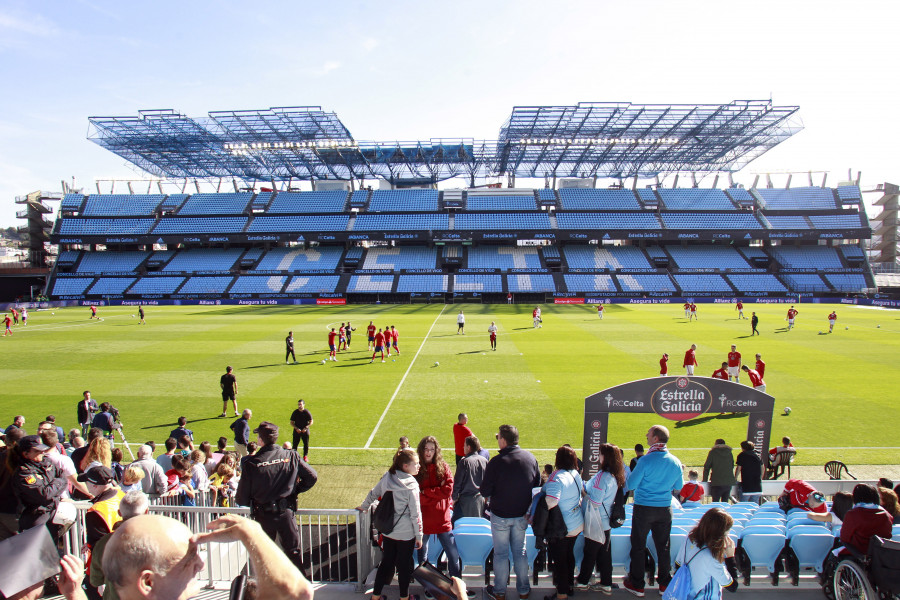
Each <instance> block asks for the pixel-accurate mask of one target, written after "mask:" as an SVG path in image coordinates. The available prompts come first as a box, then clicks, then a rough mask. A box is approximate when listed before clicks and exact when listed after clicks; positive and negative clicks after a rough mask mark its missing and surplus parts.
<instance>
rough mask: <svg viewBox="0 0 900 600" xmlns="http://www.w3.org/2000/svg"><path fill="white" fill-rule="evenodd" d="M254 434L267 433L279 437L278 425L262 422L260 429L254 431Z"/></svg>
mask: <svg viewBox="0 0 900 600" xmlns="http://www.w3.org/2000/svg"><path fill="white" fill-rule="evenodd" d="M253 433H265V434H270V435H272V434H274V435H278V425H276V424H275V423H272V422H271V421H262V422H261V423H260V424H259V427H257V428H256V429H254V430H253Z"/></svg>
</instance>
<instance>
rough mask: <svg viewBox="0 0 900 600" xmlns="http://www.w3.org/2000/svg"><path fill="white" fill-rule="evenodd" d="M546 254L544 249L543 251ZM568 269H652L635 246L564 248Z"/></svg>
mask: <svg viewBox="0 0 900 600" xmlns="http://www.w3.org/2000/svg"><path fill="white" fill-rule="evenodd" d="M545 252H546V249H545ZM563 253H564V254H565V255H566V262H567V263H568V264H569V268H570V269H616V270H618V269H652V268H653V265H651V264H650V263H649V262H647V257H646V256H644V253H643V252H641V249H640V248H638V247H636V246H574V245H573V246H565V247H564V248H563Z"/></svg>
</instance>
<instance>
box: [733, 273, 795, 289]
mask: <svg viewBox="0 0 900 600" xmlns="http://www.w3.org/2000/svg"><path fill="white" fill-rule="evenodd" d="M726 277H727V278H728V281H730V282H731V285H733V286H734V287H736V288H737V289H738V290H740V291H742V292H744V293H752V292H765V293H779V292H786V291H787V288H785V287H784V285H783V284H782V283H781V282H780V281H778V279H777V278H776V277H775V276H774V275H770V274H769V273H759V274H756V273H729V274H728V275H726Z"/></svg>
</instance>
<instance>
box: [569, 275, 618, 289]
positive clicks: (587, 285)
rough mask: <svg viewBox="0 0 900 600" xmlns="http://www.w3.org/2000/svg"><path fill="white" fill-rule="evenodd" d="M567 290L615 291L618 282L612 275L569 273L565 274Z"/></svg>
mask: <svg viewBox="0 0 900 600" xmlns="http://www.w3.org/2000/svg"><path fill="white" fill-rule="evenodd" d="M563 279H564V280H565V282H566V290H568V291H570V292H615V291H616V284H615V282H613V278H612V275H604V274H599V273H598V274H596V275H579V274H576V273H569V274H566V275H564V276H563Z"/></svg>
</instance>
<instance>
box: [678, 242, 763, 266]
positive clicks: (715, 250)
mask: <svg viewBox="0 0 900 600" xmlns="http://www.w3.org/2000/svg"><path fill="white" fill-rule="evenodd" d="M666 250H668V251H669V255H671V257H672V260H674V261H675V265H676V266H677V267H678V268H679V269H749V268H750V264H749V263H748V262H747V261H746V260H744V257H743V256H741V255H740V253H739V252H738V251H737V250H735V249H734V248H732V247H731V246H685V247H682V246H666Z"/></svg>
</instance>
